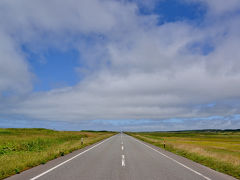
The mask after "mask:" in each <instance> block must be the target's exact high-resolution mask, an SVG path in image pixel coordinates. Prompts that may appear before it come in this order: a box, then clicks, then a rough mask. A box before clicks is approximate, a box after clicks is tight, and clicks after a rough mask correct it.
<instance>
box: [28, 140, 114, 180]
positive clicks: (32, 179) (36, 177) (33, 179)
mask: <svg viewBox="0 0 240 180" xmlns="http://www.w3.org/2000/svg"><path fill="white" fill-rule="evenodd" d="M112 137H114V136H112ZM112 137H110V138H108V139H105V140H104V141H102V142H100V143H98V144H96V145H94V146H93V147H91V148H89V149H87V150H85V151H83V152H81V153H79V154H77V155H75V156H73V157H72V158H70V159H68V160H66V161H64V162H62V163H60V164H58V165H57V166H54V167H53V168H51V169H49V170H47V171H45V172H43V173H41V174H39V175H37V176H35V177H33V178H31V179H30V180H35V179H38V178H39V177H41V176H43V175H45V174H47V173H49V172H50V171H52V170H54V169H56V168H58V167H59V166H62V165H63V164H65V163H67V162H69V161H71V160H73V159H75V158H76V157H78V156H80V155H82V154H84V153H85V152H88V151H89V150H91V149H93V148H95V147H97V146H99V145H100V144H102V143H104V142H106V141H108V140H109V139H111V138H112Z"/></svg>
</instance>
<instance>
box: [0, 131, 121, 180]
mask: <svg viewBox="0 0 240 180" xmlns="http://www.w3.org/2000/svg"><path fill="white" fill-rule="evenodd" d="M114 134H116V133H114V132H89V131H80V132H74V131H53V130H48V129H0V179H3V178H6V177H8V176H11V175H13V174H16V173H19V172H21V171H24V170H26V169H29V168H31V167H34V166H37V165H39V164H45V163H46V162H47V161H49V160H52V159H55V158H57V157H59V156H64V155H65V154H68V153H70V152H72V151H74V150H77V149H81V148H83V147H86V146H88V145H91V144H94V143H96V142H98V141H100V140H103V139H105V138H108V137H110V136H112V135H114ZM81 138H84V144H83V145H81Z"/></svg>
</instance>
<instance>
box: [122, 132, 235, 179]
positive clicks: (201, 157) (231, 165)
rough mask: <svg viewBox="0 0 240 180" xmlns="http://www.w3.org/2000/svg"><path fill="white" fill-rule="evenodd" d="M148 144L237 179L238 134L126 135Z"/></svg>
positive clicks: (149, 133)
mask: <svg viewBox="0 0 240 180" xmlns="http://www.w3.org/2000/svg"><path fill="white" fill-rule="evenodd" d="M127 134H129V135H132V136H134V137H136V138H138V139H141V140H143V141H145V142H148V143H150V144H153V145H156V146H158V147H161V148H163V142H164V141H165V143H166V148H165V149H166V150H168V151H171V152H173V153H175V154H178V155H181V156H184V157H186V158H188V159H191V160H193V161H195V162H198V163H201V164H203V165H205V166H208V167H210V168H212V169H214V170H217V171H219V172H223V173H225V174H229V175H231V176H234V177H236V178H238V179H240V132H234V131H232V132H229V131H220V132H206V131H202V132H201V131H185V132H145V133H127Z"/></svg>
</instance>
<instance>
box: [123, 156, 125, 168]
mask: <svg viewBox="0 0 240 180" xmlns="http://www.w3.org/2000/svg"><path fill="white" fill-rule="evenodd" d="M122 166H125V157H124V155H122Z"/></svg>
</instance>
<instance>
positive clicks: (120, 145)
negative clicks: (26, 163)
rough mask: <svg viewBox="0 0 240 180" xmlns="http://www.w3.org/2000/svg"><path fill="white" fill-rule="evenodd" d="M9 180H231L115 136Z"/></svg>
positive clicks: (126, 138) (164, 152) (162, 151)
mask: <svg viewBox="0 0 240 180" xmlns="http://www.w3.org/2000/svg"><path fill="white" fill-rule="evenodd" d="M8 179H9V180H15V179H18V180H26V179H31V180H35V179H38V180H95V179H96V180H231V179H234V178H232V177H230V176H227V175H224V174H221V173H219V172H216V171H213V170H211V169H209V168H207V167H205V166H202V165H200V164H197V163H194V162H192V161H190V160H188V159H185V158H183V157H180V156H177V155H175V154H172V153H170V152H166V151H164V150H162V149H159V148H157V147H154V146H151V145H149V144H146V143H144V142H142V141H139V140H136V139H135V138H132V137H130V136H128V135H126V134H121V133H120V134H118V135H115V136H113V137H111V138H109V139H106V140H104V141H102V142H100V143H97V144H96V145H93V146H91V147H88V148H86V149H84V150H79V151H76V152H74V153H72V154H69V155H67V156H65V157H63V158H62V159H61V158H60V159H56V160H53V161H51V162H49V163H47V164H46V165H41V166H38V167H35V168H32V169H30V170H27V171H25V172H23V173H21V174H18V175H15V176H12V177H10V178H8Z"/></svg>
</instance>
